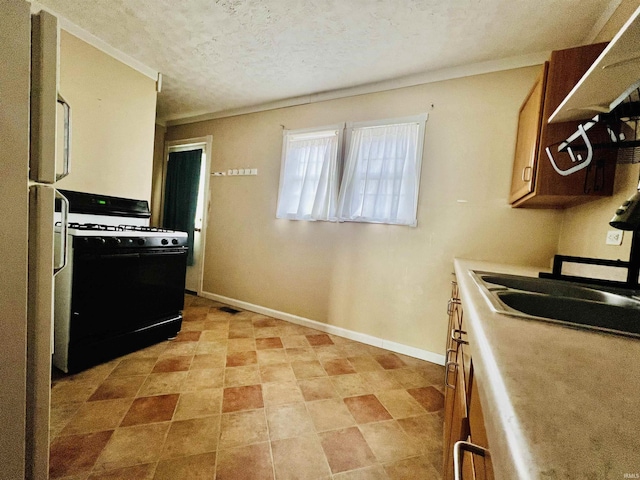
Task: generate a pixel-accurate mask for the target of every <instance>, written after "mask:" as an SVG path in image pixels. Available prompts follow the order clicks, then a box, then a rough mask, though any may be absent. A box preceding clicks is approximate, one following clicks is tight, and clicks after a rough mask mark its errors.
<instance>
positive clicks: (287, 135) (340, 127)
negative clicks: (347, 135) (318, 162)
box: [276, 122, 346, 222]
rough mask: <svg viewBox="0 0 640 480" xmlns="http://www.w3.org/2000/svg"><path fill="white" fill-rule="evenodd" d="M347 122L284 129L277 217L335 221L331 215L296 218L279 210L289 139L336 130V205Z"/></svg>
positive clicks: (311, 220)
mask: <svg viewBox="0 0 640 480" xmlns="http://www.w3.org/2000/svg"><path fill="white" fill-rule="evenodd" d="M345 126H346V124H345V122H340V123H335V124H331V125H323V126H320V127H310V128H299V129H293V130H289V129H285V128H283V130H282V150H281V154H280V180H279V184H278V196H277V198H276V218H277V219H281V220H297V221H309V222H315V221H335V217H333V216H331V217H330V218H328V219H326V220H325V219H315V218H295V217H291V216H288V215H283V216H279V214H278V210H279V208H278V207H279V205H280V197H281V196H282V191H283V189H284V187H285V178H284V177H285V171H286V162H287V154H288V152H289V148H288V147H289V140H290V139H291V138H292V137H296V136H305V135H309V136H312V135H313V134H318V135H319V138H321V137H320V134H322V133H323V132H330V131H336V132H337V137H338V146H337V149H336V159H335V160H336V178H335V182H336V198H335V199H334V201H335V203H336V205H337V202H338V194H339V191H340V183H341V181H342V161H343V160H342V159H343V156H344V132H345Z"/></svg>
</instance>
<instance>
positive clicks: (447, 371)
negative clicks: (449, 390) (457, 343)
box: [444, 348, 458, 385]
mask: <svg viewBox="0 0 640 480" xmlns="http://www.w3.org/2000/svg"><path fill="white" fill-rule="evenodd" d="M457 351H458V350H457V349H455V348H447V353H446V354H445V356H444V365H445V369H444V384H445V385H447V379H448V378H447V377H448V376H449V369H448V368H447V365H448V364H449V363H455V362H451V360H449V356H450V354H451V353H456V352H457Z"/></svg>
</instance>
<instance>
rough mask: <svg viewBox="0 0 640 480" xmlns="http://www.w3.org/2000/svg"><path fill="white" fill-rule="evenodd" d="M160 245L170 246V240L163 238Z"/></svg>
mask: <svg viewBox="0 0 640 480" xmlns="http://www.w3.org/2000/svg"><path fill="white" fill-rule="evenodd" d="M160 243H162V245H168V244H169V240H167V239H166V238H163V239H162V241H161V242H160Z"/></svg>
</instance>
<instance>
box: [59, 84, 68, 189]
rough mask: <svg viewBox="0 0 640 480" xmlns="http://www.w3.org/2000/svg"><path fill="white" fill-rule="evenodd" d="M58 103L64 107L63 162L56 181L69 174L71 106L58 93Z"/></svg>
mask: <svg viewBox="0 0 640 480" xmlns="http://www.w3.org/2000/svg"><path fill="white" fill-rule="evenodd" d="M58 103H59V104H60V105H62V108H63V109H64V163H63V167H62V173H59V174H57V175H56V181H58V180H60V179H62V178H64V177H66V176H67V175H69V170H70V168H71V106H70V105H69V104H68V103H67V101H66V100H65V99H64V98H63V97H62V95H60V93H58ZM65 200H66V199H65Z"/></svg>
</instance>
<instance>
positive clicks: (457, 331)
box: [451, 328, 469, 345]
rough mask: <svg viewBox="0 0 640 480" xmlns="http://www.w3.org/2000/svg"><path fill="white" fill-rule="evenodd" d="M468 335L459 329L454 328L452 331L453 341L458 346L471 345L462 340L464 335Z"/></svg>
mask: <svg viewBox="0 0 640 480" xmlns="http://www.w3.org/2000/svg"><path fill="white" fill-rule="evenodd" d="M456 333H458V334H459V336H457V337H456ZM466 334H467V332H465V331H464V330H460V329H459V328H452V329H451V340H453V341H454V342H456V343H457V344H461V345H469V342H467V341H466V340H462V335H466Z"/></svg>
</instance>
